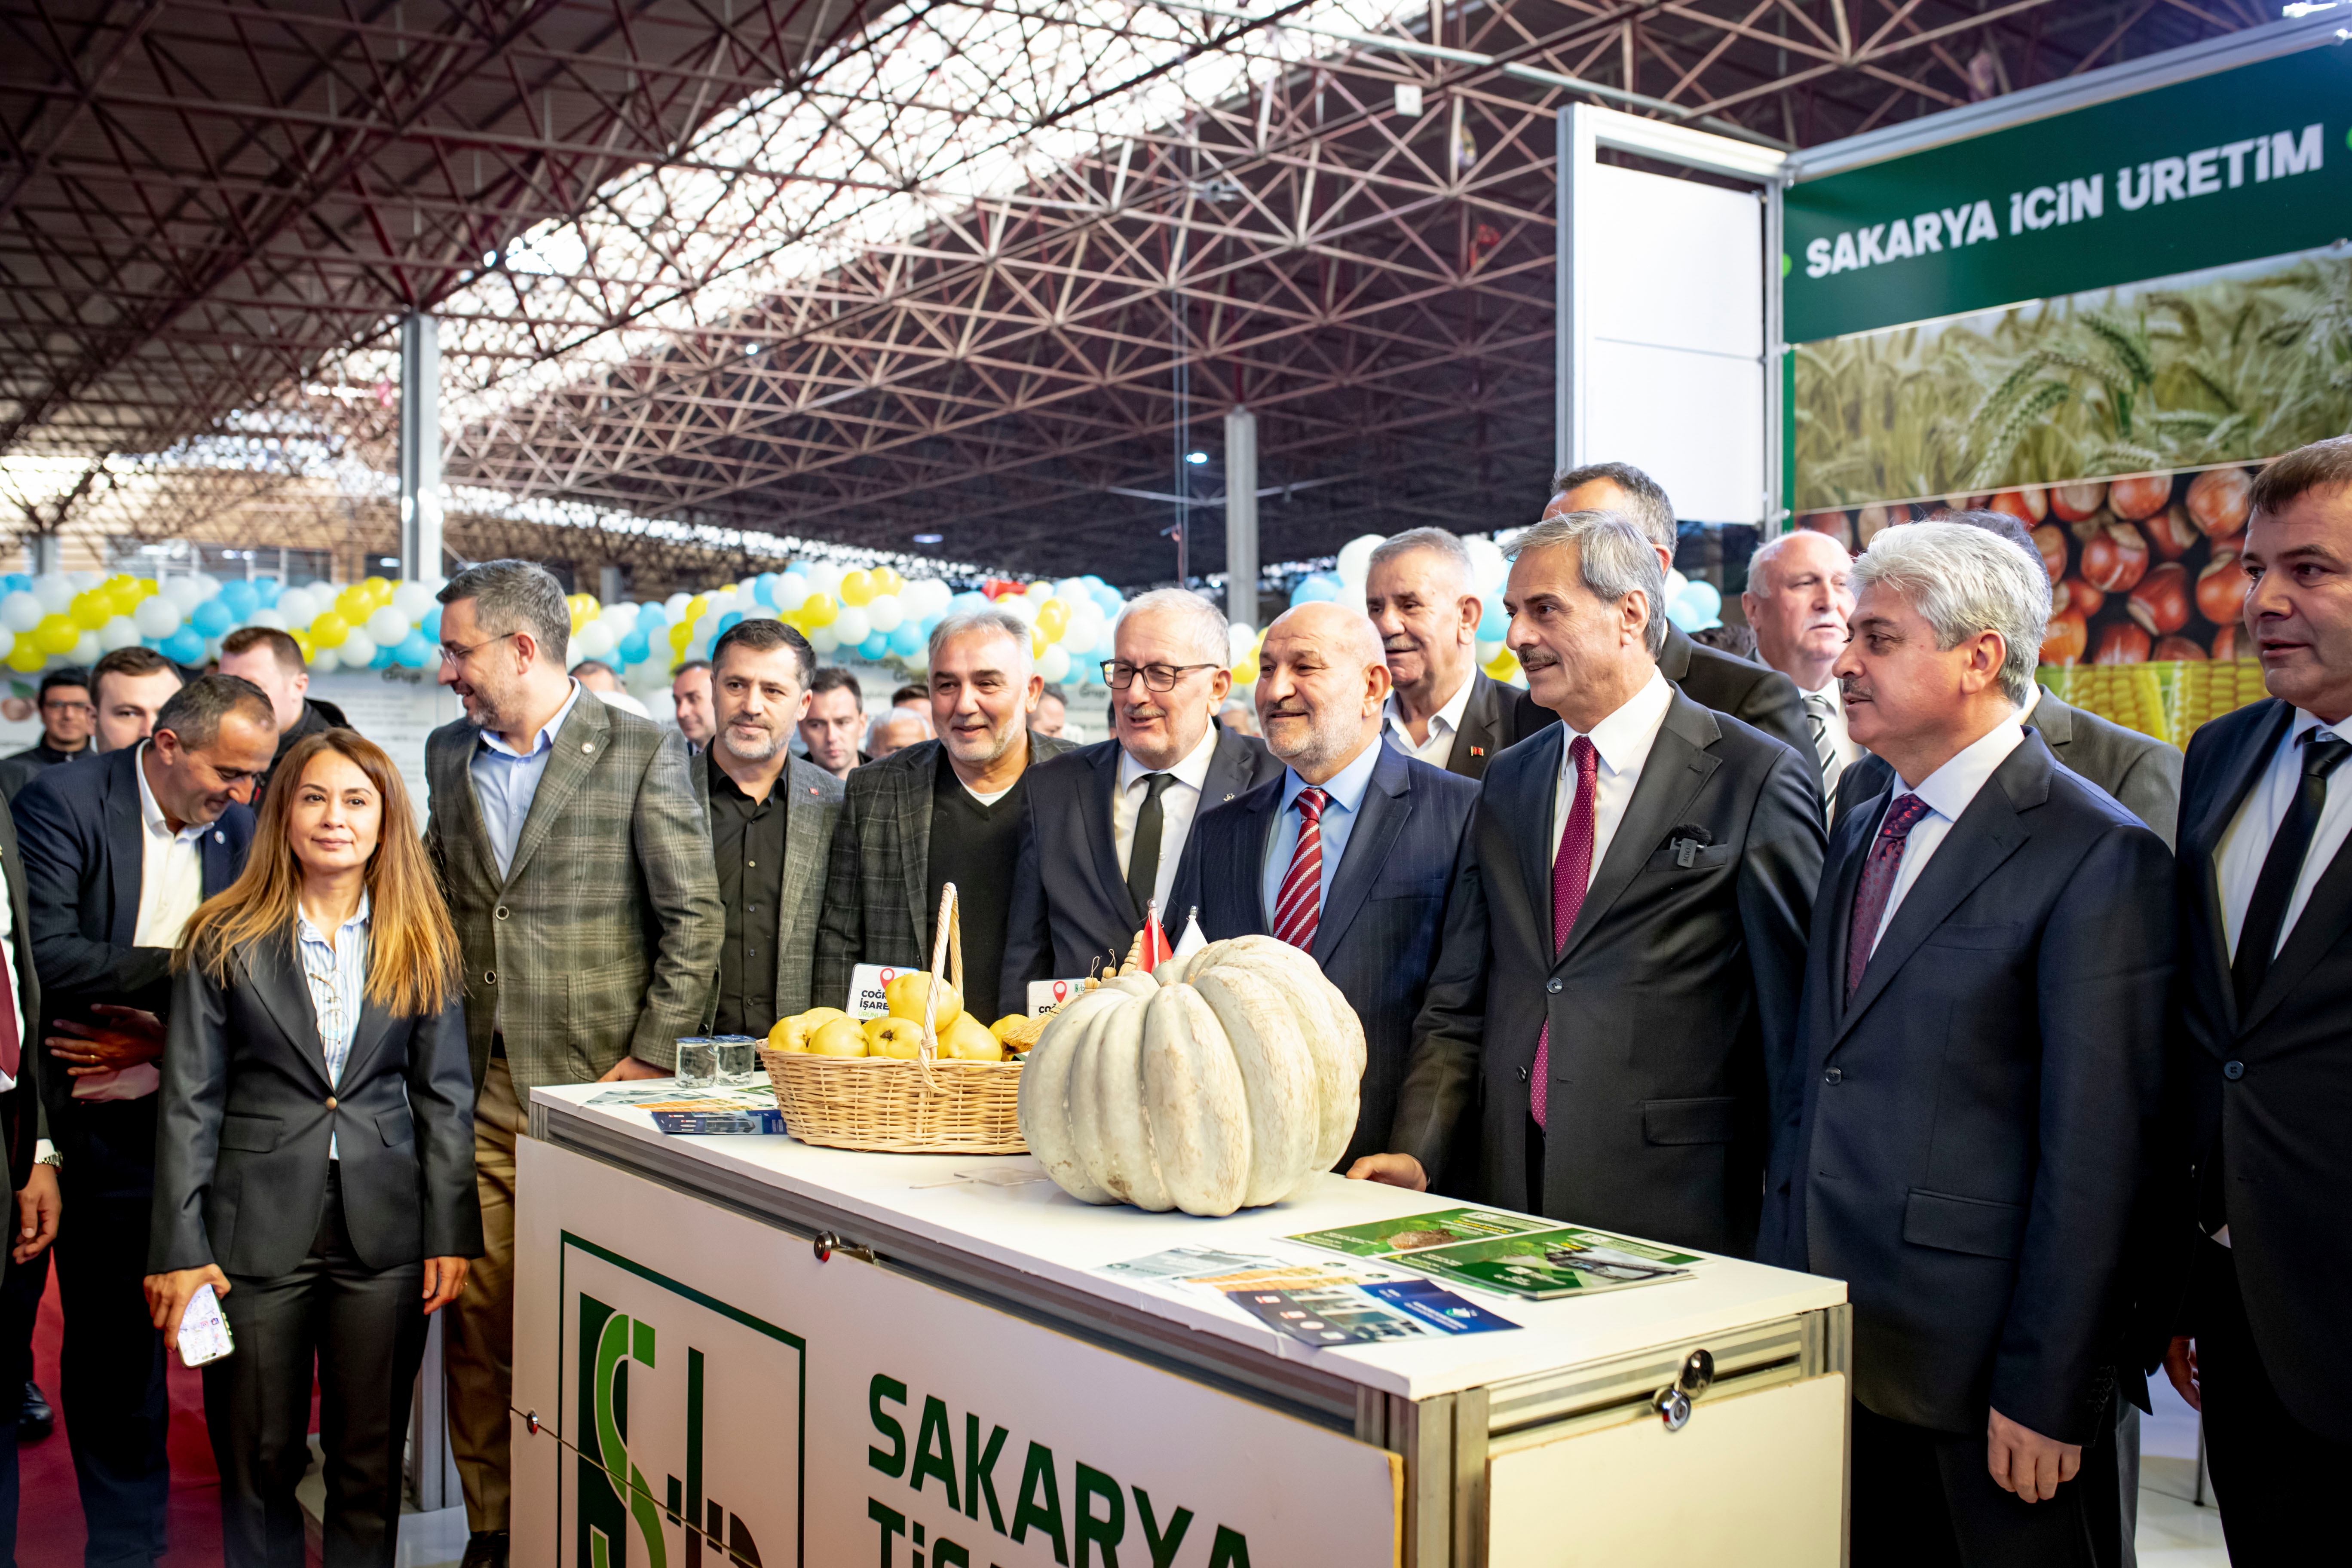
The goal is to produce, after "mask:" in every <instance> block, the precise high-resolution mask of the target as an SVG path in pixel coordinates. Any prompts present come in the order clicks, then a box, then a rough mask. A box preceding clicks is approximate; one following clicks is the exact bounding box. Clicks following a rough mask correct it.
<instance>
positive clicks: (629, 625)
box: [596, 605, 637, 642]
mask: <svg viewBox="0 0 2352 1568" xmlns="http://www.w3.org/2000/svg"><path fill="white" fill-rule="evenodd" d="M596 618H597V619H598V620H600V621H602V622H604V624H605V625H606V626H610V627H612V628H613V640H614V642H618V641H620V640H621V639H622V638H623V637H627V636H628V635H629V634H630V633H631V632H633V631H635V630H636V629H637V606H636V605H605V606H604V614H603V615H601V616H597V617H596Z"/></svg>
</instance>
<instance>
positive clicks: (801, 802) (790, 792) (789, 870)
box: [695, 757, 830, 994]
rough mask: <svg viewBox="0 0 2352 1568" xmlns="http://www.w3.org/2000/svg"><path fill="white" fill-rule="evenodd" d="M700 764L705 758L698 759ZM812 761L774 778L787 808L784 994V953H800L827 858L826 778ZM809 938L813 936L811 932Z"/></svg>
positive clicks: (780, 971) (780, 967)
mask: <svg viewBox="0 0 2352 1568" xmlns="http://www.w3.org/2000/svg"><path fill="white" fill-rule="evenodd" d="M695 763H696V765H697V766H700V765H701V759H700V758H697V759H695ZM822 776H823V775H821V774H820V773H818V772H817V769H816V765H815V764H814V763H804V762H803V761H801V759H800V758H798V757H794V758H793V760H792V762H791V763H789V764H788V765H787V766H786V767H785V769H784V776H783V777H782V778H781V779H778V780H777V781H776V787H777V789H779V790H781V791H782V792H783V795H784V796H785V798H784V800H783V801H782V805H783V807H784V876H783V882H784V896H783V897H782V899H781V900H778V902H777V906H776V962H775V966H774V967H775V971H776V984H777V988H778V993H779V994H782V986H783V978H784V955H785V954H787V953H792V952H798V951H799V944H800V943H801V942H803V940H804V939H803V936H802V931H803V930H804V929H805V928H804V926H803V916H810V917H814V915H815V913H816V911H817V908H818V905H819V903H820V902H821V901H822V900H823V898H824V877H825V864H824V861H825V857H824V845H825V844H826V842H827V841H828V840H829V837H830V836H829V835H827V834H825V833H824V831H823V830H822V828H821V826H820V821H821V818H822V817H823V816H824V798H823V794H822V792H823V789H824V786H823V785H822V784H818V783H817V780H818V779H819V778H820V777H822ZM805 940H810V941H813V940H814V938H813V937H812V938H808V939H805Z"/></svg>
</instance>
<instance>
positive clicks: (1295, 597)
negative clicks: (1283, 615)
mask: <svg viewBox="0 0 2352 1568" xmlns="http://www.w3.org/2000/svg"><path fill="white" fill-rule="evenodd" d="M1338 597H1339V583H1338V582H1337V581H1336V580H1334V579H1332V578H1329V577H1326V576H1325V575H1324V574H1322V573H1320V572H1310V573H1308V574H1307V575H1306V576H1304V577H1301V578H1300V579H1299V580H1298V586H1297V587H1295V588H1293V589H1291V591H1290V605H1291V608H1293V609H1297V607H1298V606H1299V605H1315V604H1324V603H1328V601H1330V600H1333V599H1336V598H1338Z"/></svg>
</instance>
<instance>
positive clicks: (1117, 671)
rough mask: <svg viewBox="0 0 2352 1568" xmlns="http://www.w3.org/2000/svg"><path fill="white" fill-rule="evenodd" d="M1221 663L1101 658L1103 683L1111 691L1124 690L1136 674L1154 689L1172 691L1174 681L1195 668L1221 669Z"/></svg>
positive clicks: (1174, 685)
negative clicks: (1126, 661) (1130, 661)
mask: <svg viewBox="0 0 2352 1568" xmlns="http://www.w3.org/2000/svg"><path fill="white" fill-rule="evenodd" d="M1223 668H1224V666H1223V665H1222V664H1146V665H1133V664H1123V663H1121V662H1120V661H1119V660H1118V659H1115V658H1107V659H1105V660H1103V666H1102V678H1103V684H1104V685H1105V686H1108V687H1109V688H1110V689H1112V690H1113V691H1124V690H1126V689H1128V688H1129V687H1130V686H1133V685H1134V684H1135V678H1136V677H1137V676H1141V677H1143V684H1144V685H1145V686H1147V687H1149V688H1150V689H1152V690H1154V691H1173V690H1175V689H1176V683H1177V682H1178V681H1180V680H1181V679H1184V678H1185V677H1186V676H1188V675H1190V674H1192V672H1193V671H1194V670H1196V669H1223Z"/></svg>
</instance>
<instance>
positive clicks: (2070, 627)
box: [2042, 605, 2091, 664]
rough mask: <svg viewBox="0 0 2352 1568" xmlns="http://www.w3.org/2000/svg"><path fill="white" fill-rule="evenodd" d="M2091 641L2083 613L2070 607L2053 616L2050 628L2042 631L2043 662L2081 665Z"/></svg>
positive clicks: (2047, 627)
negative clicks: (2085, 650)
mask: <svg viewBox="0 0 2352 1568" xmlns="http://www.w3.org/2000/svg"><path fill="white" fill-rule="evenodd" d="M2090 640H2091V633H2090V628H2089V627H2088V626H2084V622H2083V612H2082V611H2080V610H2078V609H2075V608H2074V606H2073V605H2068V606H2067V607H2066V608H2065V609H2063V610H2061V611H2059V612H2058V613H2057V614H2056V615H2054V616H2051V617H2050V624H2049V626H2046V627H2045V628H2043V630H2042V663H2044V664H2080V663H2081V662H2082V659H2083V653H2084V649H2085V648H2087V647H2089V646H2090Z"/></svg>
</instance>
